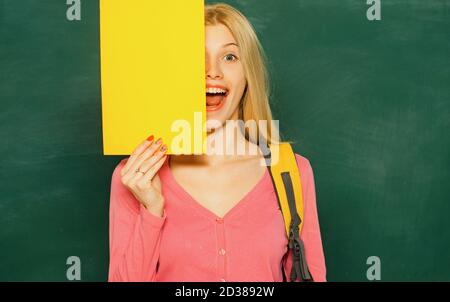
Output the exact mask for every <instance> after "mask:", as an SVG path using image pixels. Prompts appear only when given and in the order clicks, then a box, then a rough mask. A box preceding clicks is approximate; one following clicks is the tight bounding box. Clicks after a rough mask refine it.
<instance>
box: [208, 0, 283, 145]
mask: <svg viewBox="0 0 450 302" xmlns="http://www.w3.org/2000/svg"><path fill="white" fill-rule="evenodd" d="M218 24H223V25H225V26H226V27H227V28H228V29H229V30H230V32H231V34H232V35H233V37H234V38H235V39H236V41H237V44H238V45H239V49H240V54H241V62H242V64H243V67H244V73H245V78H246V79H247V87H246V89H245V91H244V94H243V97H242V99H241V102H240V104H239V119H241V120H243V121H244V123H245V122H247V121H248V120H254V121H256V124H257V129H258V133H260V131H261V129H260V127H259V121H260V120H263V121H264V120H265V121H267V130H266V131H261V133H260V135H262V136H263V137H264V139H265V140H266V141H267V143H269V144H272V143H277V142H278V138H277V137H272V135H271V134H272V131H277V132H275V133H278V131H279V129H272V126H273V125H272V112H271V110H270V105H269V95H270V85H269V74H268V71H267V67H266V64H267V58H266V55H265V53H264V50H263V48H262V46H261V43H260V42H259V39H258V37H257V36H256V33H255V30H254V28H253V26H252V25H251V24H250V22H249V21H248V20H247V18H246V17H245V16H244V15H243V14H242V13H241V12H239V11H238V10H237V9H235V8H234V7H232V6H230V5H228V4H225V3H215V4H209V5H205V26H207V25H218ZM265 132H266V133H265ZM257 135H258V134H257ZM277 136H278V135H277ZM245 138H246V139H248V140H249V141H251V142H253V143H258V137H254V135H253V133H249V131H248V129H247V128H245Z"/></svg>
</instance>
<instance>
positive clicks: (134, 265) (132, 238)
mask: <svg viewBox="0 0 450 302" xmlns="http://www.w3.org/2000/svg"><path fill="white" fill-rule="evenodd" d="M124 164H125V160H122V161H121V162H120V163H119V165H117V167H116V168H115V169H114V172H113V175H112V180H111V192H110V209H109V211H110V212H109V252H110V259H109V273H108V281H109V282H118V281H154V279H155V275H156V269H157V263H158V259H159V248H160V240H161V233H162V228H163V225H164V222H165V219H166V212H165V211H164V214H163V217H158V216H156V215H153V214H152V213H150V212H149V211H148V210H147V209H146V208H145V207H144V206H143V205H142V204H141V203H140V202H139V201H138V200H137V199H136V198H135V197H134V195H133V194H132V193H131V192H130V191H129V190H128V189H127V188H126V187H125V186H124V185H123V184H122V182H121V176H120V170H121V169H122V167H123V166H124Z"/></svg>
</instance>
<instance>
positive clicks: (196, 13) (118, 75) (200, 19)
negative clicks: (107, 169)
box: [100, 0, 206, 155]
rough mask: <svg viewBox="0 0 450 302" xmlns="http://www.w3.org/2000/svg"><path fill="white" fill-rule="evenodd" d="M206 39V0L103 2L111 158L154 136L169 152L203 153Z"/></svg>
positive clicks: (106, 140) (105, 122)
mask: <svg viewBox="0 0 450 302" xmlns="http://www.w3.org/2000/svg"><path fill="white" fill-rule="evenodd" d="M204 39H205V36H204V2H203V0H170V1H154V0H127V1H125V0H101V1H100V48H101V83H102V126H103V147H104V148H103V152H104V154H105V155H129V154H131V152H132V151H133V150H134V148H135V147H136V146H137V145H138V144H139V143H140V142H142V141H143V140H144V139H145V138H147V137H148V136H149V135H150V134H153V135H154V136H155V138H158V137H162V138H163V140H164V142H165V143H166V144H167V147H168V154H174V153H184V154H192V153H195V154H200V153H202V152H203V151H204V144H203V142H204V140H205V131H204V122H205V118H206V104H205V102H206V101H205V67H204V65H205V41H204ZM187 128H190V129H187ZM183 136H184V137H185V138H186V137H188V138H189V139H188V142H187V143H186V140H182V137H183ZM174 146H176V147H174ZM180 150H181V151H180Z"/></svg>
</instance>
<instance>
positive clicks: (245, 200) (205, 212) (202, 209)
mask: <svg viewBox="0 0 450 302" xmlns="http://www.w3.org/2000/svg"><path fill="white" fill-rule="evenodd" d="M164 165H165V168H166V170H167V175H168V178H169V180H170V182H171V183H172V184H173V189H174V190H175V191H176V192H177V193H179V194H180V195H181V196H183V197H184V198H183V200H186V202H188V203H189V204H190V205H191V206H192V207H193V208H194V209H196V210H197V211H199V212H201V213H202V214H203V215H205V216H207V217H209V218H211V219H214V220H225V219H226V218H228V217H230V216H231V215H233V214H234V213H236V212H238V211H239V209H241V208H242V207H244V206H245V205H246V204H247V203H248V202H249V201H250V200H252V197H253V195H255V194H256V193H258V191H259V189H260V188H261V187H262V186H263V185H264V184H265V183H266V182H267V181H268V180H269V179H270V173H269V169H268V167H266V169H265V171H264V174H263V176H262V177H260V179H259V180H258V182H257V183H256V184H255V185H254V186H253V187H252V188H251V189H250V190H249V191H248V192H247V193H246V194H244V196H243V197H242V198H241V199H240V200H239V201H238V202H237V203H236V204H235V205H234V206H233V207H232V208H231V209H229V210H228V211H227V212H226V213H225V214H224V216H222V217H221V216H219V215H217V214H216V213H214V212H213V211H211V210H209V209H208V208H206V207H205V206H203V205H202V204H201V203H200V202H198V201H197V200H196V199H195V198H194V197H193V196H192V195H191V194H190V193H189V192H188V191H186V190H185V189H184V188H183V186H181V184H179V183H178V181H177V180H176V179H175V176H174V175H173V173H172V170H171V168H170V155H169V156H168V157H167V160H166V161H165V163H164Z"/></svg>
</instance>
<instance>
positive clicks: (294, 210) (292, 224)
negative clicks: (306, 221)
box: [266, 143, 312, 282]
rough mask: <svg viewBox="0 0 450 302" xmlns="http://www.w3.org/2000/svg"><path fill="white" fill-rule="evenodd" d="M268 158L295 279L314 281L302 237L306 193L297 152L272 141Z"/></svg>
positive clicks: (292, 274)
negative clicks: (291, 256)
mask: <svg viewBox="0 0 450 302" xmlns="http://www.w3.org/2000/svg"><path fill="white" fill-rule="evenodd" d="M266 159H267V158H266ZM268 159H269V164H268V167H269V171H270V175H271V177H272V182H273V184H274V187H275V191H276V195H277V199H278V203H279V206H280V209H281V212H282V213H283V218H284V224H285V228H286V235H287V238H288V241H289V245H288V247H289V249H290V250H292V251H293V265H292V271H291V276H290V279H291V282H293V281H295V280H296V279H297V278H300V281H312V277H311V274H310V272H309V269H308V265H307V263H306V257H305V250H304V245H303V242H302V240H301V238H300V232H301V229H302V226H303V217H304V215H303V214H304V211H303V196H302V184H301V180H300V171H299V169H298V166H297V161H296V159H295V154H294V151H293V150H292V147H291V145H290V144H289V143H279V144H272V145H270V154H269V156H268ZM283 274H284V269H283ZM283 277H284V276H283Z"/></svg>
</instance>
